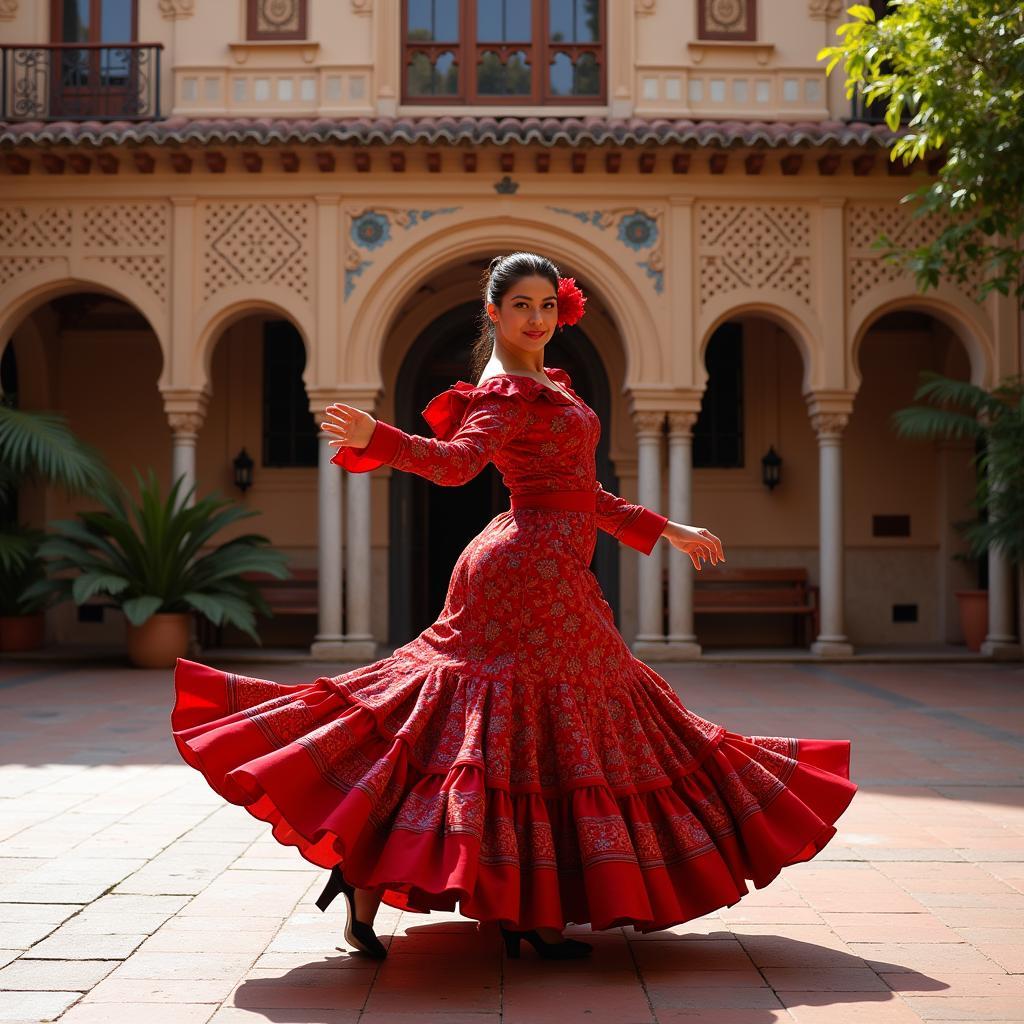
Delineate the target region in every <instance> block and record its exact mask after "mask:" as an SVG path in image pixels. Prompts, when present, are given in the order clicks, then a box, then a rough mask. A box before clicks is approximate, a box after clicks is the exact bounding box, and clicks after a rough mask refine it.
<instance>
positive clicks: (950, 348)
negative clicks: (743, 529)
mask: <svg viewBox="0 0 1024 1024" xmlns="http://www.w3.org/2000/svg"><path fill="white" fill-rule="evenodd" d="M869 324H870V325H869V326H868V327H867V328H866V329H865V331H864V332H863V334H862V336H861V340H860V342H859V344H858V345H857V348H856V350H855V353H854V354H855V358H856V365H857V370H858V372H859V374H860V378H861V381H860V387H859V389H858V392H857V400H856V402H855V404H854V410H853V415H852V416H851V417H850V423H849V426H848V427H847V430H846V438H845V450H846V455H845V465H846V474H847V482H848V485H847V487H846V512H847V515H846V523H847V530H846V533H847V538H846V539H847V545H848V549H849V552H850V553H851V554H852V555H855V557H851V558H849V559H848V569H849V571H848V579H847V625H848V629H849V635H850V638H851V640H852V641H854V642H856V643H862V644H878V645H885V646H907V645H922V644H944V643H962V642H963V637H962V633H961V632H960V627H959V615H958V609H957V603H956V597H955V591H956V590H969V589H975V588H977V589H985V588H986V587H987V584H988V580H987V569H988V564H987V560H986V559H984V558H982V559H972V558H968V557H966V544H965V542H964V541H963V539H962V538H961V537H960V535H959V533H958V532H957V530H956V529H955V527H954V525H953V524H954V522H956V521H959V520H966V519H969V518H971V516H972V515H973V513H972V510H971V509H970V507H969V506H970V500H971V498H972V496H973V493H974V486H975V475H974V471H973V468H972V467H971V464H970V463H971V458H972V456H973V454H974V450H975V449H974V445H973V442H971V441H969V440H967V441H963V440H960V441H950V440H946V441H943V440H937V441H931V442H924V441H917V440H909V439H905V438H902V437H900V436H899V435H898V434H897V433H896V430H895V428H894V426H893V424H892V415H893V413H895V412H896V411H897V410H899V409H902V408H905V407H906V406H909V405H914V404H925V403H921V402H919V401H916V400H915V399H914V392H915V391H916V389H917V387H918V385H919V383H920V373H921V371H922V370H931V371H933V372H936V373H940V374H942V375H943V376H946V377H951V378H954V379H957V380H964V381H967V380H970V379H971V377H972V372H971V370H972V366H971V354H970V351H969V349H968V347H967V346H966V345H965V343H964V340H963V338H962V337H961V336H960V335H959V333H958V331H957V330H956V329H955V328H954V327H953V326H951V325H950V324H949V323H947V322H946V321H945V320H944V319H940V318H939V317H937V316H936V315H934V314H933V313H932V312H930V311H928V310H927V309H923V308H921V307H919V306H917V305H916V304H913V303H911V304H908V305H906V306H898V307H891V308H889V309H887V310H885V311H884V312H882V313H881V315H878V316H876V317H875V318H873V319H872V320H870V322H869ZM976 369H978V368H976ZM984 376H985V375H984V372H982V373H981V374H980V375H979V379H983V378H984Z"/></svg>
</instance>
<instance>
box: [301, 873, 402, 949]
mask: <svg viewBox="0 0 1024 1024" xmlns="http://www.w3.org/2000/svg"><path fill="white" fill-rule="evenodd" d="M339 892H342V893H344V894H345V902H346V903H347V904H348V920H347V921H346V922H345V941H346V942H347V943H348V944H349V945H350V946H355V948H356V949H358V950H360V951H361V952H363V953H368V954H369V955H370V956H372V957H376V958H377V959H378V960H383V959H384V957H386V956H387V955H388V950H387V947H386V946H385V945H384V943H382V942H381V941H380V939H378V938H377V935H376V933H375V932H374V930H373V928H372V927H371V926H370V925H368V924H363V922H362V921H359V920H357V919H356V890H355V887H354V886H352V885H350V884H349V883H348V882H346V881H345V876H344V875H343V874H342V872H341V868H340V867H339V866H338V865H335V866H334V867H333V868H331V877H330V878H329V879H328V880H327V885H325V886H324V891H323V892H322V893H320V895H319V897H318V898H317V901H316V905H317V906H318V907H319V908H320V909H321V910H323V911H326V910H327V908H328V907H329V906H330V905H331V902H332V901H333V900H334V897H335V896H337V895H338V893H339Z"/></svg>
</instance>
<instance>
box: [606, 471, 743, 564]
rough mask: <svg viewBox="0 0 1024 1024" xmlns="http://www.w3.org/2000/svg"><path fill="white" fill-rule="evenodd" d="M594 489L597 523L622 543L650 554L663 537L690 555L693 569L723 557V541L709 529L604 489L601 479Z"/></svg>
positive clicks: (715, 562)
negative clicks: (675, 518)
mask: <svg viewBox="0 0 1024 1024" xmlns="http://www.w3.org/2000/svg"><path fill="white" fill-rule="evenodd" d="M596 489H597V525H598V526H599V527H600V528H601V529H602V530H604V531H605V532H606V533H610V534H611V535H612V536H613V537H616V538H617V539H618V540H620V541H622V543H623V544H628V545H629V546H630V547H631V548H636V549H637V551H641V552H643V553H644V554H645V555H649V554H650V553H651V552H652V551H653V550H654V545H655V544H656V543H657V542H658V538H659V537H664V538H665V539H666V540H667V541H668V542H669V543H670V544H671V545H672V546H673V547H674V548H678V550H680V551H682V552H683V553H684V554H686V555H689V557H690V561H692V562H693V567H694V568H695V569H700V568H701V562H702V560H703V561H708V562H710V563H711V564H712V565H717V564H718V563H719V562H724V561H725V551H724V550H723V548H722V542H721V541H720V540H719V539H718V538H717V537H716V536H715V535H714V534H713V533H712V532H711V531H710V530H705V529H703V528H701V527H699V526H686V525H684V524H683V523H674V522H672V521H671V520H670V519H669V518H668V516H663V515H661V514H660V513H658V512H653V511H652V510H651V509H649V508H645V507H644V506H643V505H634V504H631V503H630V502H628V501H626V499H625V498H620V497H619V496H618V495H616V494H612V493H611V492H609V491H606V490H605V489H604V488H603V487H602V486H601V484H600V482H598V484H597V488H596Z"/></svg>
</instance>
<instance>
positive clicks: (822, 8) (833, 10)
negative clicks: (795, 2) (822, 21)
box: [808, 0, 846, 18]
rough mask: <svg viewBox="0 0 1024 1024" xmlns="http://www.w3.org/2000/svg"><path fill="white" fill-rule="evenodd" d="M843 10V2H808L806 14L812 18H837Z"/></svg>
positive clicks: (813, 0) (839, 0) (844, 7)
mask: <svg viewBox="0 0 1024 1024" xmlns="http://www.w3.org/2000/svg"><path fill="white" fill-rule="evenodd" d="M845 9H846V3H845V0H810V6H809V8H808V13H809V14H810V16H811V17H812V18H838V17H839V15H840V14H842V13H843V11H844V10H845Z"/></svg>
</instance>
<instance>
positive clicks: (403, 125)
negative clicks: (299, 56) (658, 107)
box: [0, 116, 896, 147]
mask: <svg viewBox="0 0 1024 1024" xmlns="http://www.w3.org/2000/svg"><path fill="white" fill-rule="evenodd" d="M895 138H896V135H895V134H894V133H893V132H891V131H890V130H889V129H888V128H887V127H886V126H885V125H884V124H865V123H861V122H846V121H689V120H676V119H672V118H649V119H648V118H640V117H630V118H605V117H458V116H440V117H355V118H326V117H320V118H288V119H285V118H189V117H169V118H166V119H164V120H160V121H139V122H132V121H106V122H99V121H81V122H72V121H50V122H43V121H24V122H0V145H3V146H5V147H11V146H18V145H22V144H31V145H92V146H104V145H120V144H123V143H131V144H137V145H156V146H160V145H165V144H168V143H170V144H177V145H185V144H189V143H192V144H196V145H207V144H215V145H223V144H229V143H243V144H245V145H257V146H258V145H272V144H274V143H284V144H290V145H295V144H301V143H314V144H315V143H332V144H338V143H353V144H358V145H364V146H370V145H375V144H377V145H385V146H388V145H393V144H395V143H425V144H428V145H437V144H439V143H447V144H452V143H459V142H469V143H486V142H489V143H493V144H494V145H508V144H517V145H524V144H537V145H542V146H555V145H568V146H578V145H580V144H581V143H591V144H596V145H600V144H602V143H612V144H617V145H622V144H625V143H632V144H635V145H643V144H655V145H684V146H687V145H688V146H774V147H778V146H824V145H834V146H864V145H869V144H873V145H877V146H883V147H887V146H889V145H891V144H892V142H893V140H894V139H895Z"/></svg>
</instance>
